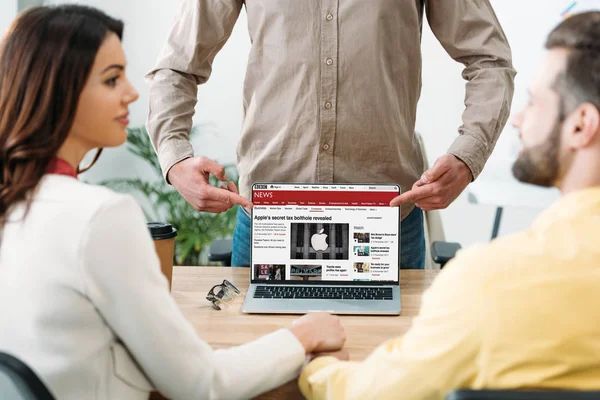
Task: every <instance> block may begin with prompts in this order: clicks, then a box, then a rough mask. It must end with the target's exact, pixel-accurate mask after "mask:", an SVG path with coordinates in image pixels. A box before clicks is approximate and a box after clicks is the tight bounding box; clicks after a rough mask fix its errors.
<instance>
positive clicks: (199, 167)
mask: <svg viewBox="0 0 600 400" xmlns="http://www.w3.org/2000/svg"><path fill="white" fill-rule="evenodd" d="M211 174H212V175H214V176H215V177H216V178H217V179H218V180H220V181H221V182H227V181H228V180H229V177H228V176H227V174H226V173H225V167H224V166H222V165H221V164H219V163H217V162H215V161H213V160H210V159H208V158H206V157H192V158H186V159H185V160H183V161H180V162H178V163H177V164H175V165H173V166H172V167H171V169H169V172H168V173H167V176H168V178H169V182H171V184H172V185H173V186H174V187H175V189H177V191H178V192H179V193H180V194H181V195H182V196H183V198H184V199H185V200H186V201H187V202H188V203H189V204H190V205H191V206H192V207H194V208H195V209H196V210H198V211H207V212H211V213H221V212H225V211H227V210H229V209H230V208H231V207H233V206H234V205H235V204H239V205H241V206H243V207H247V208H250V207H252V203H251V202H250V200H248V199H246V198H244V197H242V196H240V192H239V190H238V188H237V186H236V185H235V183H233V182H231V181H229V182H227V185H225V184H222V185H221V187H220V188H217V187H214V186H212V185H211V184H210V183H209V178H210V175H211Z"/></svg>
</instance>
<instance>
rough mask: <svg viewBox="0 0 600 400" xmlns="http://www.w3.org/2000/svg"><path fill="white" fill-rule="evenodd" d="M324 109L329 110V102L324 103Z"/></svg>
mask: <svg viewBox="0 0 600 400" xmlns="http://www.w3.org/2000/svg"><path fill="white" fill-rule="evenodd" d="M325 108H326V109H328V110H329V109H330V108H331V103H330V102H327V103H325Z"/></svg>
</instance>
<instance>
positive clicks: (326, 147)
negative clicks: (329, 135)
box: [323, 143, 329, 151]
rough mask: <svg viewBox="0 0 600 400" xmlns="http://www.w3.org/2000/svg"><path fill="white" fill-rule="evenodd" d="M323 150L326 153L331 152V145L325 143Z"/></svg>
mask: <svg viewBox="0 0 600 400" xmlns="http://www.w3.org/2000/svg"><path fill="white" fill-rule="evenodd" d="M323 150H325V151H327V150H329V145H328V144H327V143H325V144H324V145H323Z"/></svg>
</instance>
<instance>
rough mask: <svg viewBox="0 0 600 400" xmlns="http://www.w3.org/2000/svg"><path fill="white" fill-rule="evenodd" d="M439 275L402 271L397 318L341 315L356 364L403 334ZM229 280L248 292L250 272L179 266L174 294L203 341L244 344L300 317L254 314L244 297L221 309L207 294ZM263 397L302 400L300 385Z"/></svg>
mask: <svg viewBox="0 0 600 400" xmlns="http://www.w3.org/2000/svg"><path fill="white" fill-rule="evenodd" d="M437 273H438V271H433V270H403V271H401V274H400V275H401V277H400V293H401V298H402V314H401V315H400V316H397V317H390V316H386V317H376V316H342V324H343V326H344V329H345V330H346V333H347V341H346V348H347V349H348V351H349V353H350V359H351V360H362V359H364V358H365V357H366V356H367V355H368V354H369V353H370V352H371V351H372V350H373V349H374V348H375V347H377V346H378V345H379V344H380V343H382V342H383V341H384V340H386V339H389V338H391V337H394V336H398V335H402V334H404V333H405V332H406V331H407V330H408V328H409V327H410V324H411V321H412V318H413V317H414V316H416V315H417V313H418V311H419V307H420V305H421V295H422V294H423V291H424V290H425V289H427V288H428V287H429V285H430V284H431V282H432V280H433V279H434V278H435V276H436V275H437ZM223 279H228V280H229V281H231V282H232V283H233V284H234V285H236V286H237V288H238V289H240V290H241V291H242V292H243V293H246V291H247V290H248V285H249V281H250V270H249V268H224V267H175V268H174V271H173V287H172V294H173V297H174V298H175V300H176V301H177V303H178V304H179V306H180V307H181V310H182V311H183V313H184V314H185V316H186V317H187V319H188V320H189V321H190V322H191V323H192V324H193V325H194V327H195V328H196V331H197V332H198V334H199V335H200V337H201V338H202V339H204V340H205V341H207V342H208V343H209V344H210V345H211V346H212V347H213V348H224V347H231V346H236V345H240V344H242V343H245V342H249V341H251V340H253V339H257V338H258V337H260V336H262V335H266V334H267V333H269V332H272V331H274V330H277V329H279V328H285V327H288V326H289V325H290V324H291V322H292V321H293V320H294V319H296V318H298V316H293V315H255V314H254V315H250V314H243V313H242V312H241V311H240V308H241V305H242V303H243V298H241V297H240V298H238V299H236V300H235V302H234V303H232V304H229V305H228V306H227V307H226V308H224V309H223V310H221V311H217V310H215V309H213V308H212V305H211V303H210V302H208V301H207V300H206V294H207V293H208V291H209V290H210V288H211V287H213V286H214V285H216V284H219V283H221V282H223ZM260 398H261V399H296V398H302V397H301V395H300V392H299V390H298V388H297V384H296V382H295V381H292V382H290V383H288V384H287V385H284V386H282V387H280V388H278V389H276V390H273V391H271V392H269V393H267V394H265V395H263V396H261V397H260Z"/></svg>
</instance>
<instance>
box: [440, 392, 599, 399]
mask: <svg viewBox="0 0 600 400" xmlns="http://www.w3.org/2000/svg"><path fill="white" fill-rule="evenodd" d="M597 399H600V392H580V391H567V390H564V391H558V390H552V391H550V390H547V391H542V390H535V391H534V390H457V391H454V392H452V393H450V394H448V396H446V400H597Z"/></svg>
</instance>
